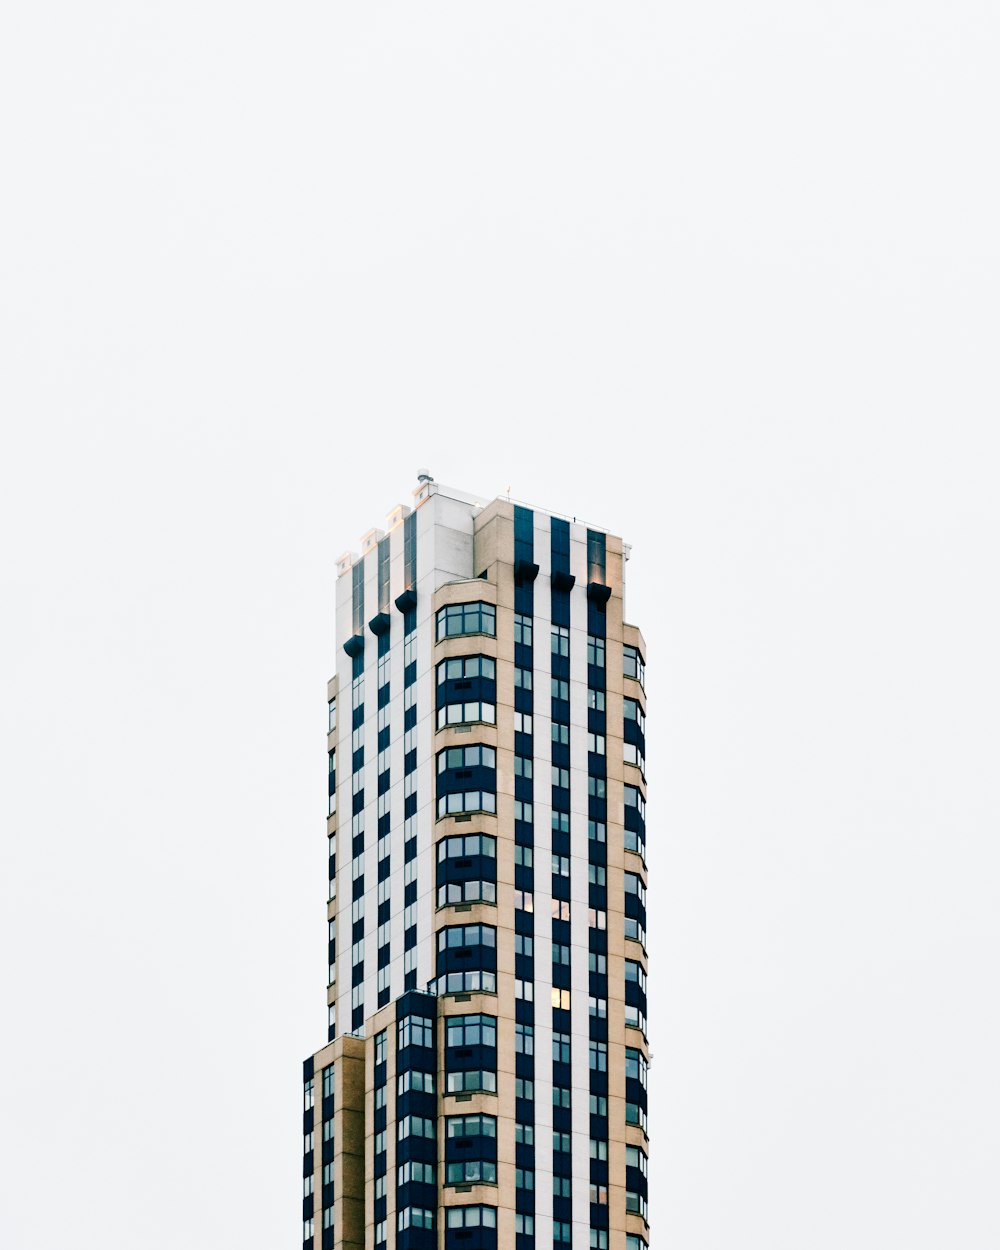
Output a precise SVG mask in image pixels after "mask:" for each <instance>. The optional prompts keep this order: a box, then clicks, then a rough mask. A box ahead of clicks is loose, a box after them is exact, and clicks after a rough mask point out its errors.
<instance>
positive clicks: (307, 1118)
mask: <svg viewBox="0 0 1000 1250" xmlns="http://www.w3.org/2000/svg"><path fill="white" fill-rule="evenodd" d="M312 1126H313V1108H312V1107H309V1108H308V1110H306V1111H303V1112H302V1135H303V1137H304V1136H305V1135H306V1133H308V1132H311V1130H312Z"/></svg>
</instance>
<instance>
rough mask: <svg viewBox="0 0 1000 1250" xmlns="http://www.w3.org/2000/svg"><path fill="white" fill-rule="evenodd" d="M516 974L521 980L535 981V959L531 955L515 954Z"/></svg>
mask: <svg viewBox="0 0 1000 1250" xmlns="http://www.w3.org/2000/svg"><path fill="white" fill-rule="evenodd" d="M514 976H516V977H517V978H518V979H519V980H521V981H534V979H535V961H534V959H533V958H532V957H531V956H530V955H515V956H514Z"/></svg>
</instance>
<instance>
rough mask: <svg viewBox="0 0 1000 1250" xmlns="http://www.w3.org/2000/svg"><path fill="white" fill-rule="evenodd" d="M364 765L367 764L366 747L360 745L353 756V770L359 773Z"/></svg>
mask: <svg viewBox="0 0 1000 1250" xmlns="http://www.w3.org/2000/svg"><path fill="white" fill-rule="evenodd" d="M364 766H365V749H364V747H358V749H357V750H356V751H355V752H354V754H353V755H352V756H351V771H352V772H355V773H359V772H361V770H362V768H364Z"/></svg>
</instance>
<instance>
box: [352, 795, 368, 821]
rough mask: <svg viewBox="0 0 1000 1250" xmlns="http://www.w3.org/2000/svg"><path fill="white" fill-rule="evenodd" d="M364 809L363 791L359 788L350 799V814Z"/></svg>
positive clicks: (355, 814) (354, 814)
mask: <svg viewBox="0 0 1000 1250" xmlns="http://www.w3.org/2000/svg"><path fill="white" fill-rule="evenodd" d="M364 810H365V792H364V790H359V791H358V792H357V794H355V795H354V796H353V797H352V799H351V815H352V816H357V814H358V812H363V811H364Z"/></svg>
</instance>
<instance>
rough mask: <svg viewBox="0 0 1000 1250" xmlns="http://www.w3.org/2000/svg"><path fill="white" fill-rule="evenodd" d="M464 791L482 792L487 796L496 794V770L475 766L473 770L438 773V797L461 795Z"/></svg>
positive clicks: (464, 769)
mask: <svg viewBox="0 0 1000 1250" xmlns="http://www.w3.org/2000/svg"><path fill="white" fill-rule="evenodd" d="M466 790H483V791H485V792H486V793H487V794H496V792H497V770H496V769H495V768H487V767H486V766H485V765H483V764H477V765H476V766H475V767H474V768H445V769H444V770H443V771H442V772H439V773H438V775H437V792H438V795H442V794H461V793H462V792H463V791H466Z"/></svg>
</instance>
